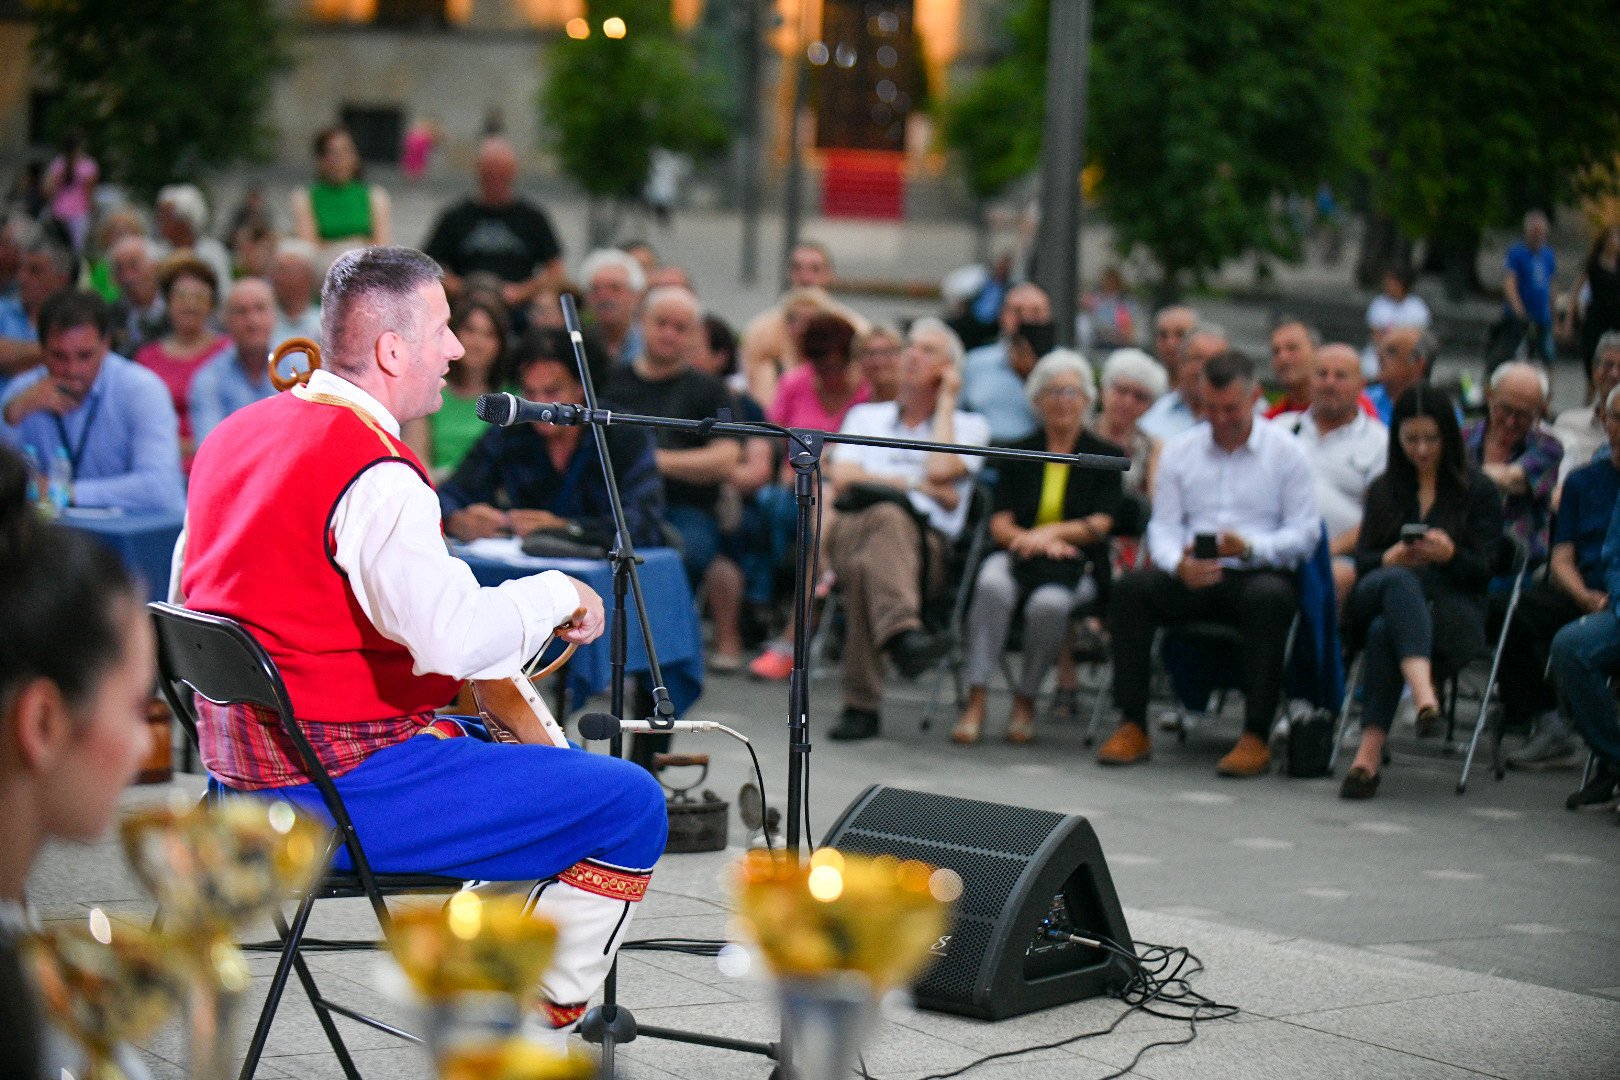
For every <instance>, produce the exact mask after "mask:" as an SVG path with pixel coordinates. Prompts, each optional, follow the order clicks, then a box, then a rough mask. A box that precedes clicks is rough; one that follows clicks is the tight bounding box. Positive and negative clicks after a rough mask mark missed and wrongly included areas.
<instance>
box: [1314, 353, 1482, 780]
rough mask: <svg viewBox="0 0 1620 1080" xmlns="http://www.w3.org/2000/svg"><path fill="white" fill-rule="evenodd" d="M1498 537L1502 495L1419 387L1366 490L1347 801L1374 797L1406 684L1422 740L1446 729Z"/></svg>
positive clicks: (1353, 615)
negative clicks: (1358, 668) (1359, 675)
mask: <svg viewBox="0 0 1620 1080" xmlns="http://www.w3.org/2000/svg"><path fill="white" fill-rule="evenodd" d="M1501 534H1502V503H1501V499H1500V498H1499V497H1498V495H1497V493H1496V486H1495V485H1494V484H1492V483H1491V482H1490V480H1488V479H1487V478H1486V477H1485V476H1484V475H1483V474H1482V473H1480V472H1479V471H1478V470H1477V469H1475V468H1473V467H1472V466H1471V465H1469V463H1468V458H1467V457H1466V455H1465V453H1464V451H1463V441H1462V433H1461V431H1460V430H1459V429H1458V427H1457V416H1456V412H1455V409H1454V406H1453V405H1452V403H1451V398H1450V397H1448V396H1447V395H1445V394H1443V393H1441V392H1439V391H1437V390H1434V389H1433V388H1431V387H1428V386H1425V385H1422V384H1419V385H1417V386H1414V387H1412V388H1410V389H1409V390H1407V391H1406V392H1405V393H1404V394H1402V395H1401V396H1400V399H1399V400H1398V401H1396V403H1395V407H1394V410H1393V413H1392V415H1391V417H1390V426H1389V465H1388V467H1387V470H1386V471H1385V473H1384V475H1382V476H1380V477H1379V478H1378V479H1376V480H1374V481H1373V482H1372V486H1371V487H1370V488H1368V490H1367V508H1366V512H1365V514H1364V516H1363V517H1362V521H1361V539H1360V541H1359V542H1358V544H1357V546H1356V553H1355V558H1356V574H1357V581H1356V585H1355V588H1354V589H1352V590H1351V593H1350V601H1349V603H1348V604H1347V605H1346V612H1345V620H1346V624H1347V629H1348V635H1349V638H1350V640H1351V641H1352V642H1354V643H1357V644H1359V645H1360V646H1361V647H1362V648H1363V650H1364V656H1363V662H1362V671H1363V678H1364V681H1365V684H1366V694H1367V696H1366V701H1365V702H1364V704H1363V708H1362V713H1361V724H1362V735H1361V747H1360V749H1358V750H1357V751H1356V760H1355V762H1354V763H1353V764H1352V765H1351V767H1350V772H1349V773H1348V774H1347V775H1346V776H1345V778H1344V784H1343V786H1341V787H1340V788H1339V796H1340V798H1345V799H1369V798H1371V797H1372V796H1373V794H1374V793H1375V792H1377V790H1378V779H1379V775H1378V770H1379V767H1380V766H1381V765H1382V764H1383V754H1384V741H1385V739H1386V738H1387V737H1388V735H1389V725H1390V721H1392V720H1393V719H1394V717H1395V708H1396V706H1397V705H1398V704H1399V703H1400V697H1401V687H1402V684H1403V683H1404V685H1405V686H1406V687H1408V688H1409V689H1410V690H1411V691H1412V701H1413V703H1414V704H1415V705H1416V706H1417V724H1418V735H1419V737H1424V736H1428V735H1433V734H1437V733H1438V732H1439V729H1440V726H1441V724H1442V723H1443V721H1442V718H1441V716H1440V702H1439V696H1438V695H1437V694H1436V692H1435V683H1436V682H1437V681H1440V680H1443V679H1445V678H1446V677H1447V676H1448V675H1449V674H1451V673H1452V672H1455V671H1458V670H1460V669H1461V668H1462V666H1463V665H1464V664H1466V663H1468V661H1469V660H1470V659H1472V658H1473V657H1474V656H1475V654H1477V653H1478V652H1479V651H1480V649H1482V648H1483V647H1484V645H1485V587H1486V585H1487V584H1489V582H1490V576H1491V555H1492V551H1493V549H1494V547H1495V544H1496V540H1497V538H1498V537H1499V536H1500V535H1501Z"/></svg>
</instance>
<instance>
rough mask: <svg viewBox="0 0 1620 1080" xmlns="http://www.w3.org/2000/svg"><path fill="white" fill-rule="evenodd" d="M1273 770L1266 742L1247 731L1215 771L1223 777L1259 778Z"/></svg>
mask: <svg viewBox="0 0 1620 1080" xmlns="http://www.w3.org/2000/svg"><path fill="white" fill-rule="evenodd" d="M1269 768H1271V750H1270V749H1269V748H1267V746H1266V743H1265V740H1264V739H1262V738H1260V736H1258V735H1253V734H1250V733H1249V732H1247V731H1245V732H1244V733H1243V735H1242V736H1241V737H1240V738H1239V739H1238V741H1237V745H1236V746H1234V747H1232V749H1231V751H1230V752H1228V753H1227V755H1226V756H1225V757H1223V758H1221V763H1220V764H1219V765H1217V766H1215V771H1216V772H1218V773H1220V774H1221V775H1222V776H1259V775H1260V774H1261V773H1263V772H1265V771H1266V770H1267V769H1269Z"/></svg>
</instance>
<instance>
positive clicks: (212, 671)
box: [146, 602, 381, 906]
mask: <svg viewBox="0 0 1620 1080" xmlns="http://www.w3.org/2000/svg"><path fill="white" fill-rule="evenodd" d="M146 606H147V609H148V610H149V611H151V613H152V623H153V626H154V627H155V629H156V631H157V641H158V677H159V681H160V683H161V686H162V689H163V693H164V697H166V698H167V699H168V702H169V707H170V708H171V709H173V710H174V712H175V713H176V715H178V716H179V717H180V718H181V720H182V722H183V723H184V724H185V725H186V727H187V728H188V729H189V730H190V732H191V735H192V738H193V739H195V738H196V737H197V713H196V706H195V704H194V703H193V702H192V701H191V699H190V695H189V694H187V693H186V692H185V689H186V688H188V687H189V688H190V689H191V690H193V691H195V692H196V693H198V694H200V695H201V696H202V697H204V698H207V699H208V700H209V701H211V702H213V703H214V704H216V705H256V706H258V707H260V708H262V709H265V710H267V711H269V712H271V713H273V714H274V715H275V717H276V720H277V721H278V722H279V723H280V725H281V730H282V731H283V732H284V733H285V734H286V736H287V738H288V739H289V740H291V742H292V744H293V746H294V748H295V749H296V750H297V752H298V756H299V757H300V758H301V759H302V765H303V767H304V772H305V775H307V776H308V777H309V779H310V783H311V784H313V785H314V786H315V789H316V790H317V791H318V792H319V793H320V795H321V800H322V801H323V802H324V803H325V804H326V811H327V813H329V814H330V815H331V816H332V820H333V821H334V822H335V823H336V825H337V829H338V838H339V839H340V840H341V841H342V843H343V845H344V847H345V848H347V849H348V852H349V860H350V863H351V864H352V865H353V867H354V870H355V873H356V874H358V875H359V876H360V879H361V881H362V882H363V883H364V884H365V886H366V889H367V892H368V894H370V895H371V896H372V897H373V905H374V906H375V905H376V904H379V903H381V900H380V899H377V898H375V897H376V887H375V884H374V880H373V876H372V872H371V865H370V863H369V862H368V861H367V860H366V856H365V852H364V850H362V849H361V847H360V839H359V837H358V836H357V835H356V833H355V830H354V824H353V822H352V821H351V820H350V819H349V812H348V810H347V808H346V807H344V805H343V797H342V795H340V794H339V793H338V790H337V787H336V785H334V784H333V783H332V777H331V775H330V774H329V773H328V772H327V771H326V767H325V766H324V765H323V764H321V759H320V757H319V756H318V755H317V754H316V753H315V750H314V748H313V747H312V746H310V744H309V739H308V738H307V737H306V736H305V735H304V732H303V729H302V728H300V727H299V726H298V721H297V719H296V718H295V717H294V715H293V707H292V699H291V698H290V697H289V696H288V694H287V686H286V684H285V683H284V682H282V679H281V673H280V672H279V671H277V670H276V663H275V661H274V660H272V659H271V658H270V654H269V653H267V652H266V651H265V649H264V646H263V645H261V644H259V642H258V639H256V638H255V637H254V636H253V635H252V634H250V633H248V632H247V630H245V629H244V628H243V627H242V625H241V624H240V623H238V622H236V621H234V620H232V619H227V618H225V617H224V616H221V615H210V614H208V613H207V612H203V611H190V610H188V609H186V608H182V607H175V606H174V605H173V604H165V603H160V602H154V603H150V604H148V605H146Z"/></svg>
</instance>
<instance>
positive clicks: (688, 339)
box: [603, 285, 742, 587]
mask: <svg viewBox="0 0 1620 1080" xmlns="http://www.w3.org/2000/svg"><path fill="white" fill-rule="evenodd" d="M641 330H642V341H643V344H642V349H641V353H640V354H639V355H638V356H637V357H636V358H635V359H634V360H633V361H632V362H631V363H630V364H629V365H628V366H621V367H615V368H614V369H613V374H612V376H611V377H610V378H609V380H608V384H607V388H606V391H605V393H604V394H603V396H604V397H605V398H606V399H607V403H608V404H609V405H611V406H612V407H613V408H615V409H618V410H620V411H622V412H627V413H640V414H642V415H646V416H672V417H675V418H677V419H682V420H702V419H704V418H706V417H711V416H715V415H716V414H717V413H718V412H719V410H721V409H726V408H730V403H731V396H730V395H729V394H728V393H727V392H726V387H725V384H724V383H722V382H721V381H720V380H719V379H716V378H713V377H711V376H708V375H705V374H703V373H702V372H699V371H695V370H693V368H692V367H691V366H690V364H689V359H690V357H691V355H692V351H693V349H694V348H696V346H697V344H698V341H699V338H700V336H701V335H702V333H703V308H702V306H701V305H700V304H699V303H698V299H697V297H696V296H695V295H693V294H692V291H691V290H690V289H685V288H682V287H681V286H679V285H665V286H661V287H659V288H656V289H654V290H652V291H651V292H649V293H648V294H647V300H646V302H645V303H644V304H643V305H642V311H641ZM655 434H656V438H657V449H656V450H655V452H654V456H655V457H656V458H657V461H658V471H659V473H661V474H662V475H663V477H664V497H665V503H666V505H665V510H664V519H665V520H666V521H667V522H669V524H671V525H673V526H674V527H675V530H676V531H677V532H679V533H680V534H681V541H682V546H683V549H684V550H683V553H682V555H683V559H684V561H685V563H686V574H687V577H688V579H689V580H690V581H691V582H692V584H693V586H694V587H696V585H697V583H698V582H699V581H701V580H702V578H703V572H704V570H705V569H707V567H708V565H709V562H710V561H711V560H712V559H713V558H714V556H715V553H716V551H717V550H718V548H719V544H720V526H719V523H718V522H717V521H716V520H715V516H714V506H715V502H716V500H718V499H719V497H720V485H721V483H723V482H724V481H725V480H726V478H727V477H729V476H730V475H731V473H732V470H734V469H735V468H736V467H737V465H738V464H739V463H740V462H741V460H742V443H741V441H739V440H738V439H735V438H731V437H729V436H720V435H715V436H708V435H699V434H698V433H697V432H695V431H674V430H669V429H659V430H658V431H657V432H656V433H655Z"/></svg>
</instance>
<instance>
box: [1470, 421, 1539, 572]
mask: <svg viewBox="0 0 1620 1080" xmlns="http://www.w3.org/2000/svg"><path fill="white" fill-rule="evenodd" d="M1485 427H1486V421H1484V420H1476V421H1474V422H1473V423H1471V424H1469V425H1468V426H1467V427H1465V428H1463V432H1462V436H1463V446H1465V447H1466V448H1467V450H1468V460H1469V461H1471V462H1473V464H1474V467H1475V468H1479V467H1480V466H1482V465H1483V464H1484V463H1485ZM1563 460H1564V444H1563V443H1561V442H1559V441H1558V437H1557V436H1555V435H1553V434H1552V433H1551V432H1549V431H1547V430H1546V429H1545V428H1543V427H1541V426H1540V425H1539V424H1538V425H1537V426H1535V427H1533V428H1531V429H1530V431H1529V433H1528V434H1526V435H1525V437H1524V446H1523V448H1521V449H1520V451H1519V453H1518V456H1516V457H1515V458H1514V459H1513V461H1512V464H1514V465H1517V466H1518V467H1519V468H1521V469H1523V470H1524V481H1525V483H1526V485H1528V486H1529V489H1530V490H1529V491H1528V492H1526V493H1524V494H1522V495H1504V496H1503V497H1502V518H1503V521H1504V523H1505V524H1506V526H1507V531H1508V532H1510V533H1512V534H1513V535H1514V536H1516V537H1518V538H1519V539H1520V540H1521V541H1523V542H1524V546H1525V547H1526V549H1528V550H1529V552H1530V565H1531V566H1536V565H1538V564H1540V563H1543V562H1546V561H1547V524H1548V522H1549V521H1550V520H1551V518H1552V494H1553V489H1554V488H1555V487H1556V486H1557V485H1558V466H1559V464H1560V463H1561V462H1562V461H1563Z"/></svg>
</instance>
